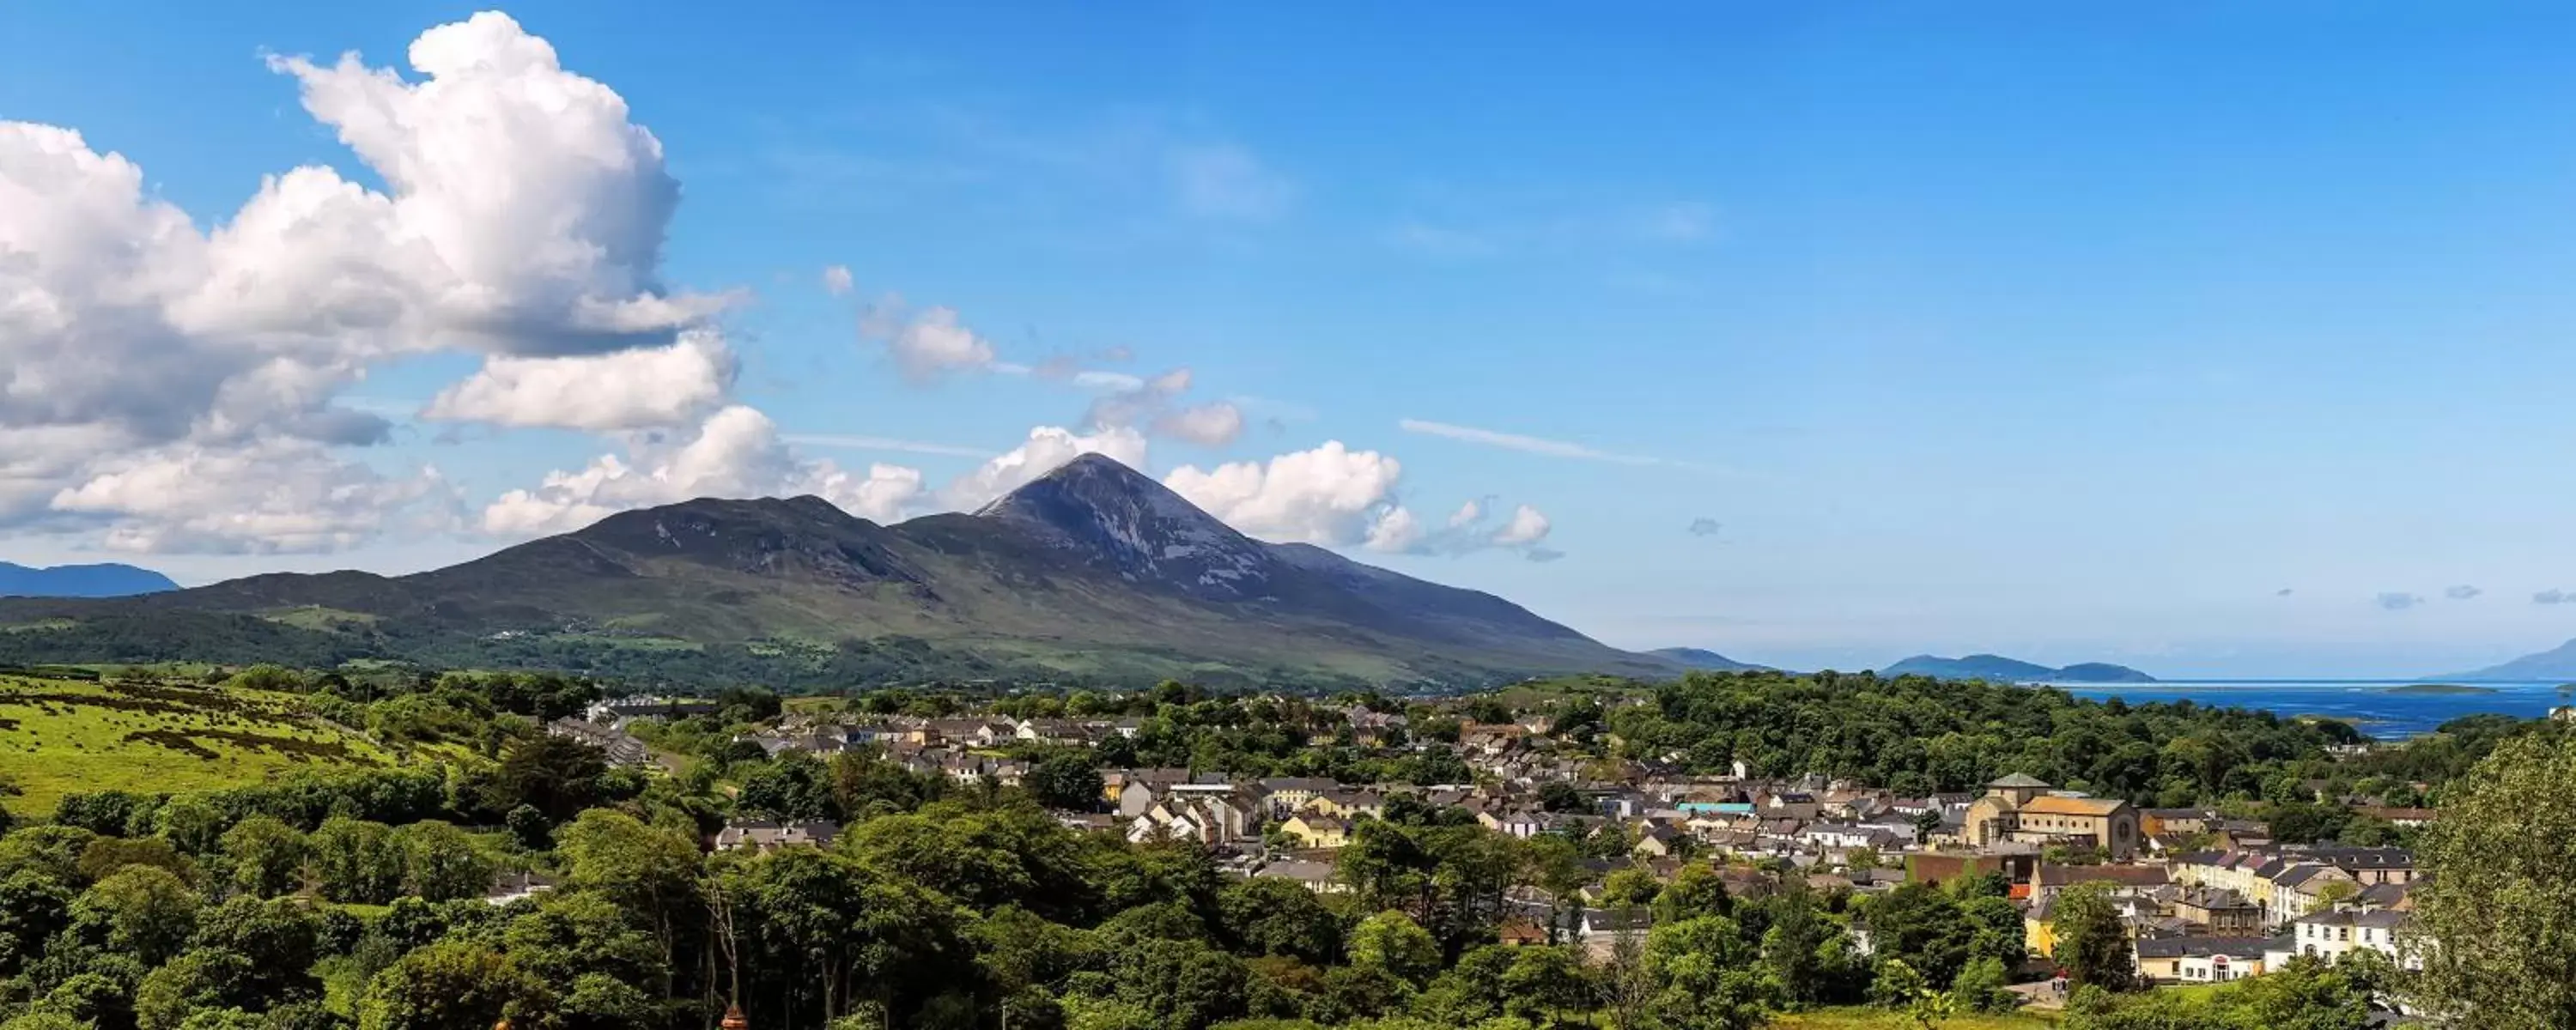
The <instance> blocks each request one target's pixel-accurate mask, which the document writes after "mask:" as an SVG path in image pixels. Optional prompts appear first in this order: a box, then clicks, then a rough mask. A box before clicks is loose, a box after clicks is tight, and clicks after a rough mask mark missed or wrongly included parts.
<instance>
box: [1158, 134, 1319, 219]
mask: <svg viewBox="0 0 2576 1030" xmlns="http://www.w3.org/2000/svg"><path fill="white" fill-rule="evenodd" d="M1171 163H1172V179H1173V182H1174V184H1175V185H1176V186H1177V187H1178V189H1179V191H1180V204H1181V210H1183V211H1185V212H1188V213H1189V214H1192V215H1196V216H1198V217H1201V218H1222V219H1238V220H1246V221H1262V220H1268V219H1272V218H1277V217H1279V216H1280V215H1281V214H1284V213H1286V211H1287V210H1288V207H1289V205H1290V204H1292V203H1294V202H1295V201H1296V199H1297V187H1296V184H1295V183H1293V182H1291V181H1289V179H1288V178H1287V177H1286V176H1284V175H1281V174H1279V173H1278V172H1276V171H1273V170H1271V169H1270V168H1269V167H1268V166H1266V165H1264V164H1262V163H1261V159H1260V158H1258V157H1255V156H1253V153H1252V152H1251V151H1250V150H1246V149H1244V148H1242V147H1239V146H1235V145H1233V144H1211V145H1201V146H1183V147H1176V148H1174V149H1173V151H1172V155H1171Z"/></svg>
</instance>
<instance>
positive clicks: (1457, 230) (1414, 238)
mask: <svg viewBox="0 0 2576 1030" xmlns="http://www.w3.org/2000/svg"><path fill="white" fill-rule="evenodd" d="M1442 206H1448V207H1453V208H1454V207H1457V206H1458V205H1456V204H1454V203H1453V204H1447V205H1442ZM1467 206H1468V207H1469V208H1471V210H1461V211H1453V212H1452V213H1451V214H1450V215H1448V216H1446V217H1443V216H1417V217H1411V218H1406V219H1404V220H1402V221H1399V222H1397V223H1395V225H1394V226H1393V227H1391V228H1389V229H1388V230H1387V231H1386V233H1385V234H1384V238H1385V242H1386V244H1387V245H1388V246H1390V247H1393V248H1395V249H1397V250H1404V251H1410V252H1413V253H1416V254H1421V255H1424V256H1427V257H1435V258H1485V257H1498V256H1503V255H1507V254H1523V255H1526V254H1544V253H1553V252H1559V251H1564V250H1567V249H1570V248H1571V249H1587V250H1598V249H1603V248H1617V249H1622V250H1629V249H1634V248H1637V247H1640V246H1646V247H1658V248H1674V249H1679V248H1687V247H1692V246H1696V245H1699V244H1702V243H1706V242H1709V241H1710V240H1713V239H1715V238H1716V237H1717V235H1718V221H1717V209H1716V208H1715V207H1713V206H1711V205H1710V204H1708V203H1706V202H1704V201H1697V200H1675V201H1669V202H1665V203H1661V204H1650V205H1646V206H1643V207H1636V206H1630V207H1618V208H1601V207H1584V206H1580V205H1573V206H1569V205H1564V204H1557V203H1548V202H1546V201H1541V202H1539V203H1537V204H1535V205H1533V204H1531V203H1529V202H1527V201H1511V200H1504V201H1488V202H1481V203H1474V204H1470V205H1467ZM1533 207H1536V208H1537V210H1532V208H1533ZM1477 209H1480V210H1477Z"/></svg>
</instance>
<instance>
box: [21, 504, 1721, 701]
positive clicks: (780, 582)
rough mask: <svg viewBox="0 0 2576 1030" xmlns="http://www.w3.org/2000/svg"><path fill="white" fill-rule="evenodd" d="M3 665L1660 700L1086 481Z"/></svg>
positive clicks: (275, 590) (545, 567)
mask: <svg viewBox="0 0 2576 1030" xmlns="http://www.w3.org/2000/svg"><path fill="white" fill-rule="evenodd" d="M11 624H15V625H18V626H21V627H26V626H30V625H38V626H42V627H43V628H31V629H20V630H19V631H17V632H10V633H0V661H134V660H148V659H152V658H183V657H185V658H199V659H204V660H210V661H228V660H254V659H258V658H260V657H262V656H271V657H273V658H275V659H277V660H304V661H330V660H347V659H348V658H353V657H367V656H375V657H388V658H409V659H414V660H419V661H424V662H434V663H438V664H445V665H451V666H454V665H467V664H483V665H497V666H507V667H553V668H574V669H585V670H590V671H595V672H600V673H603V674H614V675H622V676H628V677H648V678H659V679H669V680H673V681H688V680H695V681H718V682H740V681H745V680H748V681H752V682H769V683H773V684H780V685H813V686H851V685H865V684H868V683H871V682H886V681H903V682H916V681H919V680H920V679H972V678H997V679H1012V680H1021V681H1027V680H1039V679H1051V680H1055V681H1058V682H1086V681H1107V682H1124V683H1132V682H1136V681H1139V680H1145V681H1150V680H1151V679H1154V678H1159V677H1174V678H1184V679H1191V680H1196V681H1200V682H1210V683H1224V682H1236V683H1245V684H1262V685H1271V686H1299V685H1312V686H1317V687H1325V686H1332V685H1356V684H1383V685H1404V686H1453V685H1454V686H1470V685H1482V684H1490V683H1497V682H1505V681H1509V680H1512V679H1517V678H1521V677H1524V676H1529V675H1535V674H1546V673H1567V672H1604V673H1617V674H1627V675H1639V676H1669V675H1671V674H1673V673H1674V672H1675V671H1677V667H1676V666H1675V665H1674V664H1673V663H1672V662H1670V661H1667V660H1666V659H1663V658H1658V657H1654V656H1648V655H1640V654H1634V653H1630V652H1626V651H1620V650H1617V649H1614V648H1611V647H1608V646H1606V645H1603V644H1601V643H1599V642H1596V641H1594V640H1592V639H1591V638H1589V637H1586V636H1584V635H1583V634H1581V633H1578V632H1575V631H1574V630H1571V629H1568V628H1566V627H1565V626H1562V625H1559V624H1557V623H1555V622H1551V621H1549V620H1547V619H1544V618H1541V617H1539V616H1537V615H1534V614H1532V613H1530V612H1529V611H1528V610H1526V609H1524V608H1522V607H1520V606H1519V605H1515V604H1513V603H1511V602H1509V601H1506V600H1504V599H1502V598H1499V597H1495V596H1493V595H1491V594H1485V593H1479V592H1477V591H1473V590H1462V589H1458V588H1454V587H1446V586H1441V585H1439V584H1436V583H1429V582H1424V581H1422V580H1418V579H1414V578H1411V577H1408V576H1403V575H1399V574H1397V573H1394V572H1389V571H1387V570H1384V569H1380V568H1375V567H1373V566H1368V565H1363V564H1360V563H1358V562H1355V561H1352V560H1350V559H1347V558H1344V557H1342V556H1340V555H1338V554H1335V553H1333V552H1331V551H1327V550H1324V549H1322V548H1319V547H1312V546H1308V545H1305V544H1272V543H1264V542H1262V541H1259V540H1254V539H1252V538H1250V537H1246V536H1244V535H1243V534H1241V533H1238V532H1236V531H1235V530H1234V529H1232V528H1231V527H1229V526H1227V525H1226V524H1225V523H1223V522H1222V521H1219V520H1218V519H1216V518H1214V517H1212V516H1210V515H1208V514H1207V513H1206V512H1203V511H1200V510H1199V509H1198V508H1196V507H1193V506H1192V505H1191V504H1190V503H1189V502H1188V501H1185V500H1183V499H1182V498H1181V497H1180V496H1179V495H1177V494H1174V493H1173V492H1171V491H1170V490H1168V489H1166V488H1164V487H1163V486H1162V485H1161V484H1159V483H1156V482H1155V481H1153V480H1152V479H1150V478H1147V477H1146V476H1143V475H1141V474H1138V473H1137V472H1135V471H1134V470H1132V469H1129V468H1127V467H1126V466H1124V465H1121V464H1119V463H1118V462H1116V461H1113V460H1111V459H1108V458H1105V457H1100V456H1097V455H1087V456H1084V457H1080V458H1076V459H1074V460H1073V461H1072V462H1070V463H1068V464H1066V465H1064V466H1063V467H1060V468H1057V469H1055V470H1053V471H1051V472H1049V473H1047V474H1046V475H1044V476H1042V477H1040V478H1038V479H1037V480H1036V481H1034V482H1031V483H1029V484H1028V485H1026V486H1023V487H1021V488H1020V489H1018V490H1016V491H1013V492H1012V493H1010V494H1009V495H1007V496H1004V497H1002V498H1001V499H999V500H996V501H994V502H993V503H992V504H990V505H987V506H986V507H985V508H983V509H982V510H980V511H977V512H975V513H973V514H943V515H931V516H926V517H923V518H917V519H913V520H910V521H907V522H904V523H901V524H898V525H893V526H882V525H878V524H876V523H873V522H869V521H867V520H865V519H860V518H857V517H854V516H852V515H850V514H848V513H847V512H844V511H842V510H841V509H839V508H837V507H834V506H833V505H832V504H831V503H829V502H827V501H824V500H822V499H820V498H816V497H797V498H792V499H784V500H779V499H765V500H696V501H689V502H685V503H681V504H674V505H669V506H666V507H660V508H651V509H645V510H641V511H631V512H625V513H621V514H617V515H612V516H609V517H608V518H605V519H602V520H601V521H599V522H598V523H597V524H595V525H592V526H590V527H588V528H586V529H582V530H579V531H577V532H573V533H568V534H564V535H561V536H554V537H548V538H545V539H541V540H536V541H531V542H529V543H525V544H520V545H518V546H516V547H511V548H508V549H506V550H502V551H499V552H496V553H494V554H491V555H488V556H486V557H483V558H480V559H477V560H474V561H470V562H466V563H464V564H462V565H456V566H452V567H449V568H444V569H438V570H435V571H431V572H423V573H418V574H414V575H408V576H398V577H386V576H378V575H374V574H370V573H365V572H334V573H327V574H322V575H288V574H277V575H262V576H252V577H249V578H246V579H237V580H230V581H227V582H222V583H216V584H213V585H211V586H204V587H198V588H196V589H192V590H180V591H175V592H170V593H162V594H153V595H148V596H143V597H134V598H127V599H123V600H115V601H70V600H61V599H55V600H43V601H38V600H29V599H12V600H7V601H0V625H11Z"/></svg>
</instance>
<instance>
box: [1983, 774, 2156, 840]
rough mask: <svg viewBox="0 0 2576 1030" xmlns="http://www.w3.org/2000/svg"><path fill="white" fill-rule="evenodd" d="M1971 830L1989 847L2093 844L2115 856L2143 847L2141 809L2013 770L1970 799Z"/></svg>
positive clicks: (2124, 802)
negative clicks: (2062, 789) (2073, 792)
mask: <svg viewBox="0 0 2576 1030" xmlns="http://www.w3.org/2000/svg"><path fill="white" fill-rule="evenodd" d="M1966 836H1967V839H1968V842H1969V843H1970V844H1971V845H1974V846H1977V847H1985V846H1988V845H1992V844H1997V843H2002V842H2006V841H2016V842H2021V843H2026V844H2043V845H2045V844H2059V845H2077V846H2085V847H2091V848H2094V849H2096V850H2099V851H2100V852H2101V853H2102V854H2103V855H2104V856H2106V857H2108V858H2110V859H2111V860H2112V861H2115V862H2125V861H2128V860H2129V858H2130V857H2131V856H2132V855H2134V854H2136V852H2137V849H2138V841H2139V832H2138V813H2137V810H2135V809H2133V808H2131V807H2129V803H2128V802H2126V801H2121V800H2118V799H2114V798H2087V797H2073V796H2069V795H2066V794H2059V793H2050V788H2049V786H2048V784H2046V783H2043V782H2041V781H2039V780H2037V779H2034V778H2032V777H2029V776H2024V775H2021V774H2019V773H2014V774H2012V775H2010V776H2006V777H2003V778H2001V779H1998V780H1996V781H1994V782H1993V783H1989V784H1987V785H1986V796H1984V797H1981V798H1978V799H1977V800H1976V801H1974V802H1971V803H1970V804H1969V805H1968V817H1967V820H1966Z"/></svg>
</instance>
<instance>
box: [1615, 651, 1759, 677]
mask: <svg viewBox="0 0 2576 1030" xmlns="http://www.w3.org/2000/svg"><path fill="white" fill-rule="evenodd" d="M1646 653H1647V654H1650V655H1654V656H1656V657H1658V658H1664V659H1669V660H1671V661H1672V662H1673V663H1674V664H1676V665H1679V666H1682V667H1683V668H1687V669H1701V670H1705V671H1708V672H1751V671H1759V670H1763V669H1768V668H1770V666H1767V665H1754V664H1751V663H1749V662H1739V661H1736V660H1735V659H1733V658H1729V657H1727V656H1725V655H1722V654H1719V653H1717V652H1715V651H1707V650H1702V649H1700V648H1696V647H1659V648H1656V649H1654V650H1652V651H1648V652H1646Z"/></svg>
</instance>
